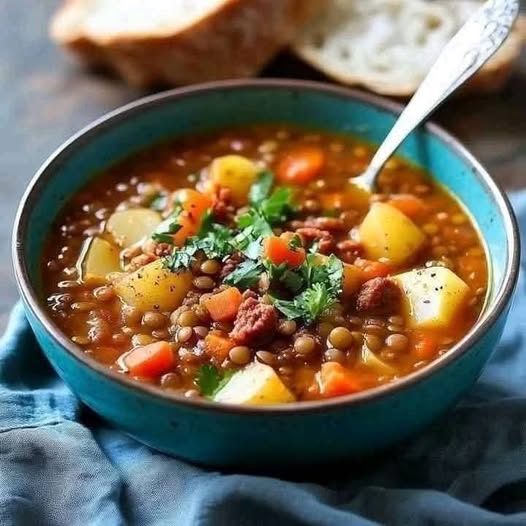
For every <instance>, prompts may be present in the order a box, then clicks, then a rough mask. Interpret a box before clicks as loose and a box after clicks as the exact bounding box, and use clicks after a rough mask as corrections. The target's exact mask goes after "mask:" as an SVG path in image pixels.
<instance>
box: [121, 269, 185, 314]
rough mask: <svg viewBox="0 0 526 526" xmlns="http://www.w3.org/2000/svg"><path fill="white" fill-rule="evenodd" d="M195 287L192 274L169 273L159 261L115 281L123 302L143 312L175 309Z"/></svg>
mask: <svg viewBox="0 0 526 526" xmlns="http://www.w3.org/2000/svg"><path fill="white" fill-rule="evenodd" d="M191 287H192V274H191V273H190V272H179V273H175V272H170V271H169V270H167V269H165V268H164V267H163V264H162V260H160V259H158V260H156V261H153V262H152V263H148V264H147V265H145V266H144V267H141V268H140V269H138V270H136V271H135V272H132V273H131V274H126V275H125V276H124V277H122V278H120V279H118V280H117V281H116V282H115V285H114V288H115V291H116V292H117V294H118V295H119V296H120V297H121V299H122V300H123V301H124V302H125V303H127V304H128V305H133V306H134V307H137V308H138V309H140V310H142V311H143V312H145V311H148V310H160V311H169V310H173V309H176V308H177V307H179V306H180V305H181V303H182V302H183V299H184V297H185V296H186V294H187V293H188V291H189V290H190V289H191Z"/></svg>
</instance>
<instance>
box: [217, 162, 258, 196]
mask: <svg viewBox="0 0 526 526" xmlns="http://www.w3.org/2000/svg"><path fill="white" fill-rule="evenodd" d="M257 174H258V168H257V166H256V165H255V164H254V163H253V162H252V161H251V160H250V159H247V158H246V157H242V156H241V155H225V156H224V157H218V158H217V159H214V160H213V161H212V164H211V165H210V180H211V182H212V184H213V185H216V186H221V187H224V188H228V189H229V190H230V191H231V192H232V201H233V202H234V204H235V205H236V206H244V205H246V204H247V203H248V193H249V191H250V187H251V186H252V184H253V183H254V182H255V180H256V177H257Z"/></svg>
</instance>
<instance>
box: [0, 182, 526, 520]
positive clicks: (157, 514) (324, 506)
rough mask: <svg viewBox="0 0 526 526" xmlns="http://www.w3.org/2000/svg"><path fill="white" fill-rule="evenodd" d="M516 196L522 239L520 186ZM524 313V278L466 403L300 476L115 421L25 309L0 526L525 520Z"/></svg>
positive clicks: (13, 369) (3, 423)
mask: <svg viewBox="0 0 526 526" xmlns="http://www.w3.org/2000/svg"><path fill="white" fill-rule="evenodd" d="M512 197H513V204H514V207H515V210H516V211H517V214H518V216H519V220H520V223H521V225H522V230H523V233H526V192H522V193H519V194H515V195H513V196H512ZM525 262H526V258H524V253H523V262H522V264H523V265H524V264H525ZM525 315H526V290H525V282H524V274H522V275H521V278H520V282H519V285H518V291H517V295H516V299H515V304H514V307H513V309H512V312H511V314H510V318H509V322H508V324H507V327H506V331H505V334H504V337H503V339H502V341H501V343H500V345H499V347H498V348H497V349H496V351H495V352H494V354H493V357H492V359H491V360H490V362H489V364H488V365H487V367H486V368H485V370H484V373H483V374H482V376H481V378H480V380H479V382H478V383H477V385H476V386H475V388H474V389H472V390H471V392H470V393H469V395H468V396H467V397H466V398H465V399H464V400H463V401H462V403H460V404H459V405H458V406H457V407H456V408H455V409H454V410H452V411H451V412H450V413H449V414H448V415H447V416H446V417H445V418H443V419H442V420H440V421H438V422H436V424H435V425H434V426H433V427H432V428H431V429H429V430H428V431H427V432H426V433H425V434H422V435H420V436H418V437H415V438H414V439H412V440H411V441H409V442H407V443H406V444H404V445H403V446H399V447H398V448H396V449H393V450H391V451H389V452H387V453H385V454H382V455H379V456H378V457H377V458H374V459H372V460H369V461H367V462H365V463H364V462H362V463H360V464H355V465H353V464H350V465H348V466H343V465H342V467H341V469H340V472H339V473H334V472H333V473H332V474H324V475H320V474H316V473H314V472H311V473H309V474H308V475H305V474H303V475H302V477H303V478H302V481H301V482H298V481H291V480H285V479H279V478H269V477H263V476H252V475H241V474H231V473H229V474H227V473H220V472H217V471H210V470H205V469H202V468H198V467H195V466H192V465H190V464H187V463H185V462H182V461H180V460H177V459H174V458H171V457H168V456H166V455H163V454H160V453H157V452H155V451H152V450H150V449H148V448H147V447H145V446H143V445H141V444H139V443H138V442H135V441H134V440H132V439H131V438H128V437H127V436H125V435H123V434H121V433H119V432H118V431H116V430H114V429H112V428H109V427H107V426H106V425H105V424H104V423H103V422H101V421H100V420H99V419H98V418H97V417H95V416H94V415H93V414H92V413H90V412H89V411H87V410H86V409H83V408H82V407H81V406H80V405H79V403H78V401H77V400H76V398H75V397H74V396H73V395H72V393H71V392H70V391H69V390H68V389H67V388H66V387H65V386H64V384H63V383H62V382H61V381H60V379H59V378H58V377H57V376H56V375H55V373H54V372H53V370H52V369H51V367H50V366H49V364H48V363H47V361H46V359H45V358H44V357H43V355H42V353H41V351H40V350H39V348H38V346H37V344H36V342H35V340H34V338H33V335H32V333H31V330H30V328H29V326H28V324H27V322H26V320H25V318H24V314H23V311H22V308H21V306H20V304H19V305H17V306H16V307H15V308H14V310H13V313H12V315H11V320H10V323H9V327H8V329H7V331H6V333H5V335H4V336H3V339H2V340H1V342H0V524H1V525H2V526H15V525H16V526H19V525H23V526H30V525H33V524H35V525H39V526H47V525H59V526H64V525H68V526H74V525H82V526H86V525H101V526H102V525H103V526H113V525H121V524H132V525H133V524H137V525H141V526H148V525H163V524H176V525H178V526H186V525H199V526H204V525H214V526H222V525H229V526H230V525H240V526H242V525H250V526H254V525H260V524H261V525H266V524H273V525H298V526H299V525H316V526H320V525H330V526H337V525H355V524H356V525H370V524H389V525H404V526H408V525H422V524H426V525H452V526H458V525H465V526H468V525H476V526H481V525H492V526H494V525H524V524H526V342H525V339H524V317H525Z"/></svg>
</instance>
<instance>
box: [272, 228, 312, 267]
mask: <svg viewBox="0 0 526 526" xmlns="http://www.w3.org/2000/svg"><path fill="white" fill-rule="evenodd" d="M263 257H265V258H266V259H268V260H270V261H272V263H274V265H281V264H282V263H286V264H287V265H288V266H289V267H299V266H300V265H301V264H302V263H303V262H304V261H305V249H304V248H301V247H296V248H291V247H290V246H289V239H288V237H287V236H284V235H282V237H277V236H272V237H268V238H267V239H265V241H264V242H263Z"/></svg>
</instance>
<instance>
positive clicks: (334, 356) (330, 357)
mask: <svg viewBox="0 0 526 526" xmlns="http://www.w3.org/2000/svg"><path fill="white" fill-rule="evenodd" d="M323 358H324V360H325V361H326V362H338V363H341V364H344V363H345V362H346V361H347V356H346V355H345V353H344V352H343V351H341V350H340V349H327V350H326V351H325V353H324V354H323Z"/></svg>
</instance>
